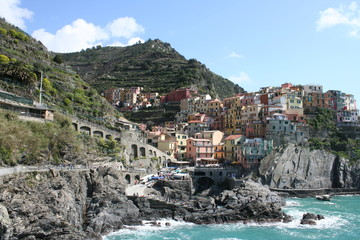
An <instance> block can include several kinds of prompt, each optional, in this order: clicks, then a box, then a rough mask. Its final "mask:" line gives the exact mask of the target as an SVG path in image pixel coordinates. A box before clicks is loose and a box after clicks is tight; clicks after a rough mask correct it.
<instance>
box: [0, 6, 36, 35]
mask: <svg viewBox="0 0 360 240" xmlns="http://www.w3.org/2000/svg"><path fill="white" fill-rule="evenodd" d="M20 3H21V0H1V1H0V17H3V18H5V19H6V21H8V22H9V23H11V24H14V25H16V26H18V27H19V28H23V29H25V28H26V27H25V19H31V17H32V15H33V12H31V11H30V10H28V9H26V8H20V7H19V5H20Z"/></svg>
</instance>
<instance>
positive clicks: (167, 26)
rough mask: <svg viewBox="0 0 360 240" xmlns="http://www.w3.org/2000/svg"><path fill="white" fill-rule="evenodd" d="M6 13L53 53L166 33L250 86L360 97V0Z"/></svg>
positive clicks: (118, 3) (52, 5) (160, 1)
mask: <svg viewBox="0 0 360 240" xmlns="http://www.w3.org/2000/svg"><path fill="white" fill-rule="evenodd" d="M0 17H4V18H5V19H6V20H7V21H8V22H10V23H12V24H14V25H16V26H18V27H20V28H22V29H23V30H24V31H25V32H27V33H28V34H30V35H31V36H33V37H34V38H36V39H38V40H40V41H41V42H42V43H43V44H44V45H45V46H46V47H47V48H48V49H49V50H50V51H54V52H75V51H80V50H81V49H86V48H89V47H93V46H97V45H102V46H127V45H132V44H134V43H136V42H139V41H141V42H143V41H146V40H148V39H160V40H162V41H164V42H168V43H170V44H171V46H172V47H173V48H174V49H175V50H176V51H178V52H179V53H180V54H181V55H183V56H184V57H185V58H187V59H190V58H195V59H197V60H199V61H200V62H201V63H203V64H205V65H206V66H207V67H208V68H209V69H210V70H211V71H213V72H214V73H216V74H218V75H220V76H222V77H225V78H227V79H229V80H231V81H233V82H234V83H237V84H239V85H240V86H241V87H243V88H244V89H245V90H246V91H248V92H251V91H257V90H259V88H261V87H266V86H280V85H281V84H282V83H288V82H289V83H292V84H303V85H305V84H319V85H323V86H324V90H325V91H327V90H341V91H343V92H345V93H348V94H353V95H355V98H356V99H357V100H358V99H359V97H360V82H359V80H360V65H359V63H360V0H358V1H347V0H316V1H312V0H292V1H289V0H251V1H246V0H223V1H218V0H217V1H215V0H196V1H193V0H192V1H190V0H182V1H179V0H178V1H176V0H174V1H169V0H151V1H150V0H131V1H129V0H103V1H99V0H62V1H49V0H0Z"/></svg>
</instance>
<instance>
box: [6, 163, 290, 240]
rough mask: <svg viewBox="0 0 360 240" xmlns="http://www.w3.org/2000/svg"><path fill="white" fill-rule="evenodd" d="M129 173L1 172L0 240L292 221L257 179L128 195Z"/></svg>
mask: <svg viewBox="0 0 360 240" xmlns="http://www.w3.org/2000/svg"><path fill="white" fill-rule="evenodd" d="M124 175H125V174H124V173H122V172H120V171H116V170H114V169H111V168H98V169H96V170H95V169H92V170H67V171H55V170H52V169H49V171H39V172H31V173H20V174H13V175H6V176H2V177H0V188H1V192H0V240H15V239H24V240H34V239H47V240H52V239H87V240H92V239H94V240H95V239H101V235H104V234H107V233H110V232H112V231H116V230H118V229H121V228H123V227H124V225H139V224H141V223H142V220H153V221H157V220H159V219H161V218H172V219H175V220H183V221H189V222H194V223H197V224H205V223H224V222H233V221H258V222H263V221H289V217H288V216H287V215H286V214H284V213H283V212H282V211H281V206H282V204H283V201H282V199H281V198H280V197H279V196H277V195H276V194H275V193H272V192H271V191H270V190H269V189H268V188H266V187H263V186H261V185H260V184H259V183H255V182H252V181H250V182H246V184H244V186H243V187H242V188H235V189H233V190H225V191H223V192H222V193H221V194H220V195H217V196H211V197H210V196H206V197H204V196H201V197H200V196H195V195H193V192H194V188H193V186H192V181H191V180H185V181H158V182H157V183H156V184H155V186H154V188H152V189H150V190H149V196H145V197H137V196H130V197H127V196H126V195H125V191H124V190H125V187H126V181H125V176H124Z"/></svg>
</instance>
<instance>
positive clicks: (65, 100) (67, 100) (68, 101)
mask: <svg viewBox="0 0 360 240" xmlns="http://www.w3.org/2000/svg"><path fill="white" fill-rule="evenodd" d="M71 103H72V102H71V100H70V99H69V98H64V104H65V105H66V106H69V105H70V104H71Z"/></svg>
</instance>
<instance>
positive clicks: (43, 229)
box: [0, 168, 140, 240]
mask: <svg viewBox="0 0 360 240" xmlns="http://www.w3.org/2000/svg"><path fill="white" fill-rule="evenodd" d="M122 179H124V177H123V176H121V174H120V173H119V172H116V171H114V170H112V169H110V168H98V169H97V170H90V171H60V172H59V171H48V172H37V173H36V172H34V173H27V174H25V173H24V174H17V175H8V176H4V177H1V178H0V183H1V193H0V239H2V240H8V239H101V236H100V235H101V234H105V233H109V232H111V231H114V230H116V229H119V228H121V227H122V226H123V225H124V224H139V223H140V221H139V220H138V218H137V217H138V215H139V210H138V208H137V207H136V206H135V205H134V204H133V203H132V202H131V201H130V200H128V198H127V197H126V196H125V194H124V186H125V185H124V184H123V180H122Z"/></svg>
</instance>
